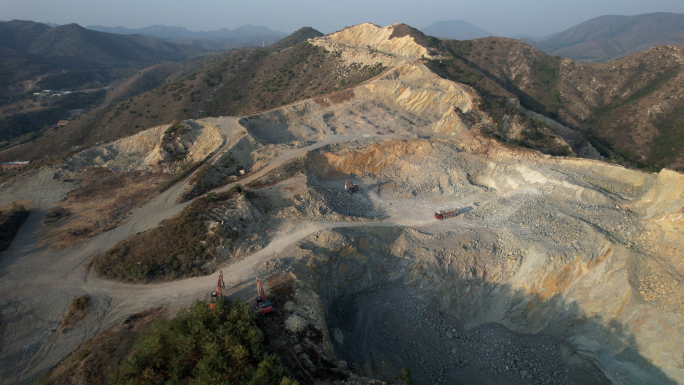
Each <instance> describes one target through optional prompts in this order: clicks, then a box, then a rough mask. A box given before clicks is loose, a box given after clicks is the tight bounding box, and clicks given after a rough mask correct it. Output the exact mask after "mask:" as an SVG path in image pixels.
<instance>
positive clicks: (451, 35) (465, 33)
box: [420, 20, 494, 40]
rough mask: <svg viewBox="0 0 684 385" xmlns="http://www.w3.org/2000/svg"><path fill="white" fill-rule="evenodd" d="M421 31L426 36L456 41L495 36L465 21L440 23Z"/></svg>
mask: <svg viewBox="0 0 684 385" xmlns="http://www.w3.org/2000/svg"><path fill="white" fill-rule="evenodd" d="M420 30H421V32H423V33H424V34H426V35H430V36H436V37H445V38H448V39H456V40H471V39H479V38H481V37H487V36H494V34H493V33H491V32H488V31H485V30H484V29H482V28H479V27H477V26H475V25H473V24H470V23H468V22H467V21H463V20H452V21H438V22H436V23H434V24H431V25H429V26H427V27H425V28H421V29H420Z"/></svg>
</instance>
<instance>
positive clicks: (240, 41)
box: [86, 24, 287, 51]
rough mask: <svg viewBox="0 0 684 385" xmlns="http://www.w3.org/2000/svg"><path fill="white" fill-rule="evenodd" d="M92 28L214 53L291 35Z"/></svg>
mask: <svg viewBox="0 0 684 385" xmlns="http://www.w3.org/2000/svg"><path fill="white" fill-rule="evenodd" d="M86 28H88V29H91V30H94V31H100V32H109V33H118V34H121V35H131V34H140V35H146V36H152V37H156V38H158V39H163V40H166V41H171V42H174V43H181V44H191V45H194V46H197V47H201V48H204V49H209V50H212V51H226V50H229V49H233V48H240V47H247V46H251V45H269V44H272V43H275V42H276V41H278V40H280V39H282V38H283V37H285V36H287V34H286V33H285V32H282V31H272V30H270V29H268V28H266V27H263V26H253V25H249V24H248V25H243V26H241V27H238V28H236V29H233V30H231V29H228V28H222V29H219V30H215V31H200V32H196V31H190V30H188V29H186V28H183V27H175V26H174V27H167V26H165V25H152V26H149V27H144V28H135V29H129V28H126V27H103V26H100V25H91V26H88V27H86Z"/></svg>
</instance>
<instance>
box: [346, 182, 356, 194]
mask: <svg viewBox="0 0 684 385" xmlns="http://www.w3.org/2000/svg"><path fill="white" fill-rule="evenodd" d="M344 189H345V190H347V191H349V193H350V194H351V193H355V192H358V191H359V185H358V184H356V185H355V184H354V183H352V182H351V181H350V180H349V179H347V180H346V181H345V182H344Z"/></svg>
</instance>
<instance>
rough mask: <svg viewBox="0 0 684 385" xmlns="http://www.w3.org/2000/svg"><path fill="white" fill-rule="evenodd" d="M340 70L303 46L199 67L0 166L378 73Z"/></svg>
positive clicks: (248, 52)
mask: <svg viewBox="0 0 684 385" xmlns="http://www.w3.org/2000/svg"><path fill="white" fill-rule="evenodd" d="M305 32H306V31H305ZM296 41H297V39H294V40H293V41H292V42H293V43H295V42H296ZM344 67H346V66H345V65H344V62H343V61H342V60H341V59H340V58H339V57H337V56H335V55H334V54H333V53H330V52H327V51H326V50H324V49H323V48H320V47H316V46H313V45H311V44H309V43H307V42H302V43H299V44H296V45H294V46H290V47H287V48H284V49H281V50H279V51H274V50H271V49H268V48H266V49H263V48H248V49H242V50H236V51H231V52H229V53H224V54H221V55H217V56H214V57H211V58H207V59H204V60H203V61H201V63H197V66H196V67H195V68H197V69H196V70H195V71H194V72H192V73H190V74H188V75H187V76H183V77H180V78H178V79H177V80H173V81H170V82H165V83H163V84H161V85H159V86H158V87H156V88H154V89H151V90H149V91H147V92H143V93H142V94H139V95H137V96H133V97H129V98H128V99H125V100H123V101H120V102H117V103H108V104H105V105H103V106H101V107H99V108H97V109H95V110H93V111H92V112H90V113H89V114H87V115H84V116H82V117H80V118H78V119H76V120H75V121H73V122H71V123H70V124H68V125H67V126H65V127H61V128H59V129H57V130H54V131H48V132H46V133H45V135H44V136H42V137H40V138H34V139H35V140H33V141H32V142H30V143H26V144H22V145H19V146H15V147H13V148H10V149H8V150H6V151H3V152H2V153H0V159H2V160H14V159H31V158H44V157H45V156H50V155H52V156H56V155H58V154H60V153H64V152H68V151H70V150H72V148H78V147H79V146H91V145H93V144H95V143H97V142H102V141H105V142H108V141H112V140H115V139H119V138H122V137H125V136H129V135H132V134H135V133H137V132H139V131H141V130H143V129H145V128H148V127H152V126H156V125H161V124H168V123H171V122H172V121H174V120H184V119H192V118H202V117H206V116H240V115H249V114H254V113H257V112H260V111H264V110H269V109H272V108H276V107H279V106H282V105H284V104H288V103H293V102H296V101H299V100H303V99H307V98H312V97H317V96H320V95H323V94H327V93H331V92H334V91H337V90H342V89H347V88H350V87H353V86H355V85H357V84H359V83H361V82H363V81H365V80H367V79H370V78H372V77H374V76H376V75H378V74H379V73H380V72H381V71H382V70H383V69H384V67H383V66H382V65H379V66H360V65H356V66H348V67H346V68H344ZM341 68H344V70H341ZM176 73H179V71H176ZM152 83H153V82H152ZM152 83H150V84H152ZM141 88H146V87H144V86H141ZM123 94H126V91H123V92H122V95H123ZM56 144H57V145H56Z"/></svg>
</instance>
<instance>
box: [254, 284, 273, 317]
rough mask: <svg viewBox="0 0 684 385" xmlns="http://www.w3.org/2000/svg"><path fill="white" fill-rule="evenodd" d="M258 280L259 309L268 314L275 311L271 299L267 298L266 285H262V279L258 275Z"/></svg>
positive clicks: (257, 303) (257, 301)
mask: <svg viewBox="0 0 684 385" xmlns="http://www.w3.org/2000/svg"><path fill="white" fill-rule="evenodd" d="M256 282H257V293H258V294H259V295H258V296H257V297H256V305H257V309H259V313H261V314H268V313H270V312H272V311H273V305H271V301H269V300H268V299H267V298H266V293H264V287H263V286H261V280H260V279H259V276H258V275H257V278H256Z"/></svg>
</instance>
